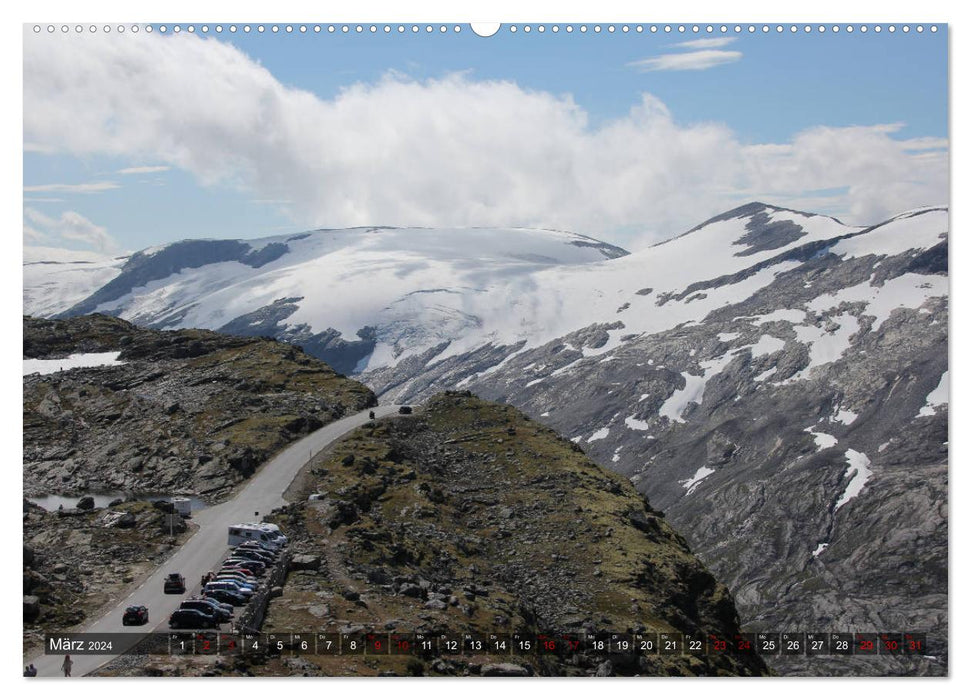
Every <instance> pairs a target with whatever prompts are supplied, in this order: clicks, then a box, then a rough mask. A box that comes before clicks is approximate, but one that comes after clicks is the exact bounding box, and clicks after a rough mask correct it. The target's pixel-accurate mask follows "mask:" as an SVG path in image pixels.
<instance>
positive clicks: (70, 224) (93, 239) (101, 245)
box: [24, 207, 118, 253]
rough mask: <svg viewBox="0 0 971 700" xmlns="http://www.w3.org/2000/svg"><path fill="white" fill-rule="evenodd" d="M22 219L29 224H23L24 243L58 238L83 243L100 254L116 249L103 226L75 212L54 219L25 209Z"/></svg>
mask: <svg viewBox="0 0 971 700" xmlns="http://www.w3.org/2000/svg"><path fill="white" fill-rule="evenodd" d="M24 219H26V220H27V221H29V222H30V223H25V224H24V242H25V243H26V242H28V241H30V242H36V241H49V240H51V239H53V238H58V237H59V238H61V239H62V241H73V242H78V243H83V244H84V245H86V246H89V247H91V248H93V249H95V250H97V251H99V252H101V253H107V252H111V251H114V250H117V249H118V245H117V244H116V243H115V240H114V239H113V238H112V237H111V236H109V235H108V231H107V230H106V229H105V228H104V227H103V226H98V225H97V224H95V223H93V222H91V221H90V220H88V219H86V218H85V217H84V216H82V215H81V214H78V213H77V212H76V211H65V212H61V215H60V216H59V217H57V218H55V217H52V216H48V215H47V214H44V213H43V212H40V211H38V210H36V209H32V208H30V207H27V208H25V209H24Z"/></svg>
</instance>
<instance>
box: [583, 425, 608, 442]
mask: <svg viewBox="0 0 971 700" xmlns="http://www.w3.org/2000/svg"><path fill="white" fill-rule="evenodd" d="M608 435H610V428H601V429H600V430H598V431H597V432H595V433H594V434H593V435H591V436H590V437H588V438H587V442H593V441H595V440H603V439H604V438H605V437H607V436H608Z"/></svg>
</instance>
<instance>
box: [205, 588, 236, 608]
mask: <svg viewBox="0 0 971 700" xmlns="http://www.w3.org/2000/svg"><path fill="white" fill-rule="evenodd" d="M203 595H204V596H205V597H206V600H209V599H212V600H218V601H219V602H220V603H225V604H227V605H231V606H239V605H246V596H244V595H241V594H239V593H235V592H233V591H230V590H226V589H208V590H205V589H204V590H203Z"/></svg>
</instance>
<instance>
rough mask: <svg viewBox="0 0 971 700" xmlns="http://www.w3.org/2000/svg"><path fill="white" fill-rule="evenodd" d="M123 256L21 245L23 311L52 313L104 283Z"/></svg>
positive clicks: (120, 264)
mask: <svg viewBox="0 0 971 700" xmlns="http://www.w3.org/2000/svg"><path fill="white" fill-rule="evenodd" d="M127 259H128V258H127V256H121V257H111V256H108V255H101V254H99V253H94V252H91V251H77V250H64V249H61V248H45V247H41V246H24V313H25V314H28V315H31V316H54V315H56V314H59V313H62V312H64V311H67V310H68V309H69V308H71V307H72V306H74V305H75V304H76V303H78V302H79V301H81V300H82V299H86V298H87V297H89V296H90V295H91V294H93V293H94V292H96V291H97V290H98V289H100V288H101V287H103V286H104V285H106V284H108V282H110V281H111V280H112V279H114V278H115V277H117V276H118V275H119V273H120V272H121V268H122V265H124V264H125V261H126V260H127Z"/></svg>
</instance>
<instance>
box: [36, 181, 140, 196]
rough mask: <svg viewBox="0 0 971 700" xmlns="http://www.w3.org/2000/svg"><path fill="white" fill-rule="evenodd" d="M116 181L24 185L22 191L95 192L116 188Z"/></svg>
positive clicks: (117, 185) (117, 186)
mask: <svg viewBox="0 0 971 700" xmlns="http://www.w3.org/2000/svg"><path fill="white" fill-rule="evenodd" d="M119 187H121V185H119V184H118V183H117V182H81V183H76V184H62V183H54V184H49V185H24V192H71V193H74V194H96V193H98V192H104V191H106V190H116V189H118V188H119Z"/></svg>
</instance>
